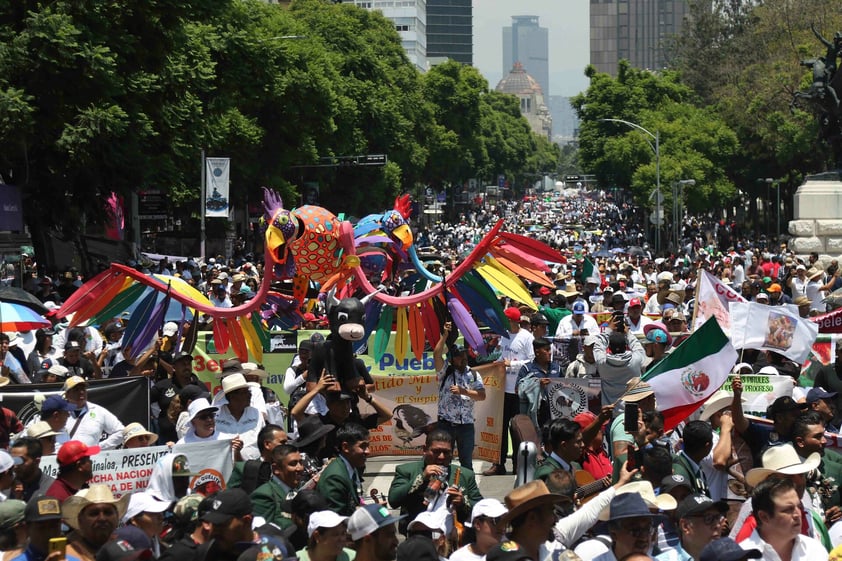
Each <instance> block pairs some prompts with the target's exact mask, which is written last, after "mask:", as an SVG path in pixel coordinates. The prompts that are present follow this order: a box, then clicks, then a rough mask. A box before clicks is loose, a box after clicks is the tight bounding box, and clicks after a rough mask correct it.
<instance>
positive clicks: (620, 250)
mask: <svg viewBox="0 0 842 561" xmlns="http://www.w3.org/2000/svg"><path fill="white" fill-rule="evenodd" d="M625 252H626V250H625V249H623V248H622V247H615V248H614V249H612V250H611V253H613V254H615V255H616V254H618V253H625Z"/></svg>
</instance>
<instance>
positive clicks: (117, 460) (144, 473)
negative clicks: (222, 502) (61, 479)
mask: <svg viewBox="0 0 842 561" xmlns="http://www.w3.org/2000/svg"><path fill="white" fill-rule="evenodd" d="M167 454H184V455H185V456H187V465H188V467H189V469H190V471H191V472H193V473H196V474H197V475H194V476H192V477H191V478H190V489H195V488H196V487H197V486H202V485H207V484H211V485H214V484H215V486H217V487H219V488H221V489H224V488H225V482H226V481H227V480H228V478H229V477H230V476H231V472H232V471H233V469H234V461H233V459H232V455H231V441H229V440H215V441H211V442H191V443H189V444H179V445H178V446H175V447H173V448H172V449H170V448H169V447H167V446H146V447H144V448H132V449H130V450H103V451H102V452H100V453H99V454H97V455H96V456H93V457H92V458H91V460H92V461H93V472H94V477H93V479H92V480H91V481H90V483H91V484H94V483H98V484H102V485H108V486H109V487H110V488H111V492H112V493H113V494H114V496H115V497H121V496H123V495H125V494H127V493H133V492H135V491H143V490H144V489H146V487H148V486H149V479H150V478H151V477H152V470H153V469H154V467H155V464H156V463H157V461H158V459H159V458H160V457H161V456H165V455H167ZM41 469H42V470H44V473H46V474H47V475H49V476H50V477H57V476H58V463H57V462H56V457H55V456H44V457H43V458H41Z"/></svg>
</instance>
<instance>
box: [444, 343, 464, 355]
mask: <svg viewBox="0 0 842 561" xmlns="http://www.w3.org/2000/svg"><path fill="white" fill-rule="evenodd" d="M467 352H468V347H466V346H465V345H462V344H459V343H454V344H452V345H450V349H448V353H447V354H448V355H449V356H450V358H453V357H454V356H459V355H462V354H465V353H467Z"/></svg>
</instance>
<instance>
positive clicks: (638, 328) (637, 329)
mask: <svg viewBox="0 0 842 561" xmlns="http://www.w3.org/2000/svg"><path fill="white" fill-rule="evenodd" d="M650 323H653V321H652V320H651V319H649V318H648V317H646V316H640V317H639V318H638V320H637V325H635V324H633V323H632V321H631V318H630V317H628V316H626V325H627V326H628V328H629V333H634V334H635V335H638V334H640V335H642V334H643V327H644V326H646V325H649V324H650Z"/></svg>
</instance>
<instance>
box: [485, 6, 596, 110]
mask: <svg viewBox="0 0 842 561" xmlns="http://www.w3.org/2000/svg"><path fill="white" fill-rule="evenodd" d="M473 2H474V66H476V67H477V68H478V69H479V70H480V72H482V74H483V76H485V78H486V79H487V80H488V83H489V86H490V87H492V88H494V87H495V86H496V85H497V82H499V81H500V79H501V78H502V77H503V68H502V66H503V28H504V27H507V26H510V25H511V24H512V16H538V17H539V20H538V21H539V25H540V26H541V27H546V28H547V30H548V31H547V34H548V35H549V44H550V53H549V65H550V94H552V95H564V96H571V95H575V94H577V93H579V92H581V91H583V90H584V89H585V88H587V87H588V79H587V78H586V77H585V75H584V69H585V66H587V64H588V62H589V60H590V48H589V43H588V40H589V39H588V36H589V25H590V24H589V21H588V6H589V2H588V0H473ZM506 72H508V69H507V70H506ZM546 94H547V92H544V95H546Z"/></svg>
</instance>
